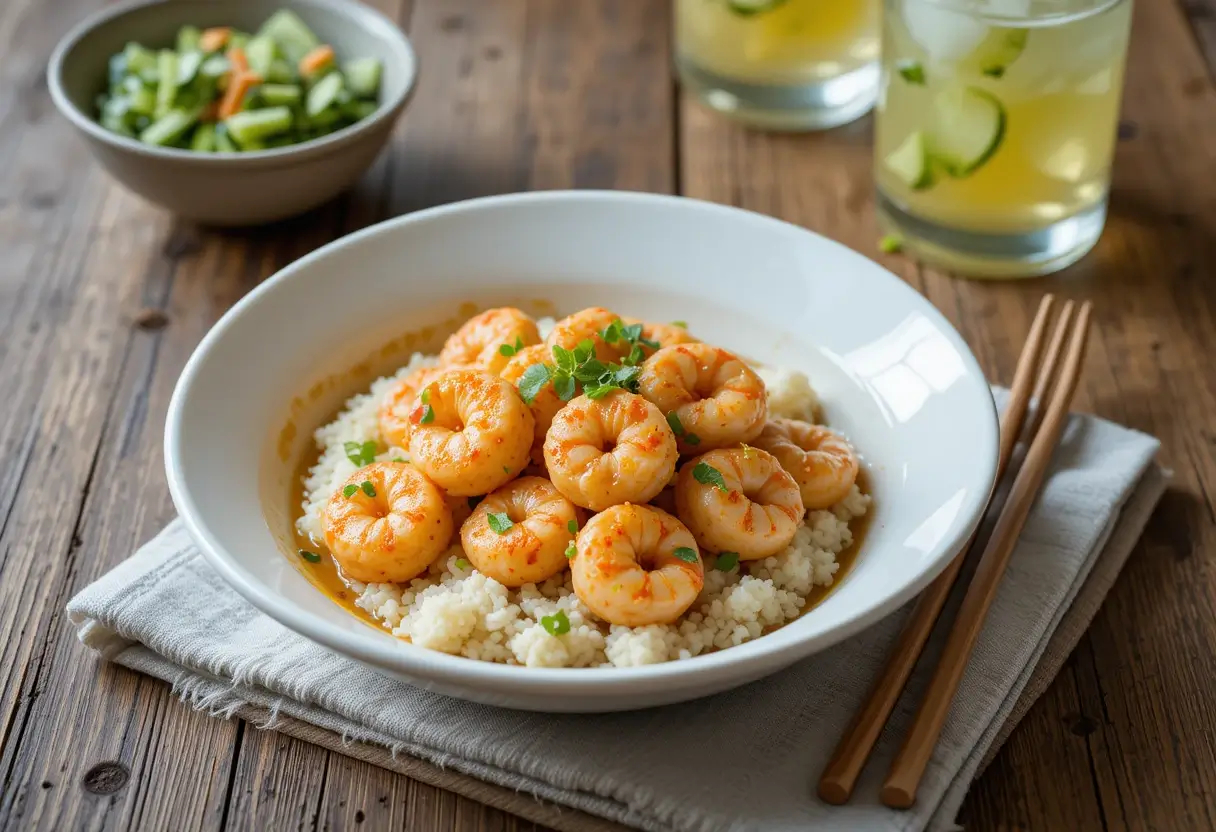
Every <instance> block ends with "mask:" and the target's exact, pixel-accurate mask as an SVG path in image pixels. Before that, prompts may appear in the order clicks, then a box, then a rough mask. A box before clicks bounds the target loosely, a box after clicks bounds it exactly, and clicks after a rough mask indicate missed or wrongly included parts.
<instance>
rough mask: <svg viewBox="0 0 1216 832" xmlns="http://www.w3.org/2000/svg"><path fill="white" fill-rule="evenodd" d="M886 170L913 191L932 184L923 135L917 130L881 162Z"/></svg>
mask: <svg viewBox="0 0 1216 832" xmlns="http://www.w3.org/2000/svg"><path fill="white" fill-rule="evenodd" d="M883 162H884V164H886V166H887V169H888V170H889V171H891V172H892V173H894V174H895V175H896V176H898V177H899V179H900V181H902V182H903V183H904V184H905V185H907V186H908V187H909V188H911V189H912V190H914V191H919V190H920V189H922V188H927V187H929V186H930V185H932V184H933V167H932V165H931V163H930V159H929V153H928V150H927V148H926V147H925V134H924V133H922V132H920V131H919V130H917V131H916V132H915V133H912V134H911V135H910V136H908V138H906V139H904V140H903V143H902V144H900V146H899V147H897V148H895V150H893V151H891V153H889V154H888V155H887V158H886V159H884V160H883Z"/></svg>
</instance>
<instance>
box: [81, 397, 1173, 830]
mask: <svg viewBox="0 0 1216 832" xmlns="http://www.w3.org/2000/svg"><path fill="white" fill-rule="evenodd" d="M998 397H1000V394H998ZM1157 447H1158V442H1157V440H1155V439H1153V438H1152V437H1149V436H1145V435H1144V434H1140V433H1136V432H1134V431H1130V430H1127V429H1125V428H1122V427H1119V426H1117V425H1113V424H1111V423H1109V422H1104V421H1101V420H1097V419H1094V418H1090V417H1080V416H1074V417H1073V418H1072V419H1071V421H1070V422H1069V425H1068V428H1067V431H1066V434H1065V438H1064V441H1063V443H1062V444H1061V446H1060V448H1059V449H1058V450H1057V452H1056V455H1055V458H1054V460H1053V471H1052V473H1051V476H1050V479H1049V481H1048V483H1047V486H1046V488H1045V490H1044V492H1043V494H1042V495H1041V496H1040V499H1039V501H1038V503H1037V504H1036V506H1035V508H1034V510H1033V511H1032V513H1031V516H1030V519H1029V521H1028V523H1027V525H1026V528H1025V531H1024V532H1023V534H1022V538H1021V540H1020V541H1019V543H1018V546H1017V549H1016V550H1015V552H1014V555H1013V558H1012V561H1011V563H1010V566H1009V570H1008V572H1007V574H1006V576H1005V579H1004V581H1003V583H1002V585H1001V588H1000V591H999V593H998V595H997V598H996V601H995V604H994V606H993V608H992V612H991V614H990V617H989V619H988V621H987V624H986V626H985V628H984V630H983V632H982V634H981V636H980V638H979V641H978V644H977V646H976V652H975V654H974V656H973V657H972V660H971V662H970V664H969V666H968V668H967V671H966V674H965V676H964V678H963V682H962V686H961V688H960V690H959V693H958V696H957V697H956V698H955V701H954V704H953V706H952V708H951V712H950V716H949V719H948V721H947V723H946V726H945V730H944V732H943V734H942V738H941V742H940V743H939V744H938V747H937V750H936V752H935V753H934V756H933V759H932V761H931V763H930V765H929V768H928V771H927V772H926V776H925V780H924V783H923V785H922V788H921V791H920V793H919V802H918V803H917V805H916V807H915V808H913V809H912V810H910V811H907V812H896V811H892V810H889V809H886V808H884V807H882V806H881V805H880V804H879V803H878V802H877V799H876V795H877V791H878V784H879V782H880V781H881V778H882V776H883V774H884V773H885V770H886V767H887V765H888V763H889V761H890V759H891V757H892V755H893V752H894V750H895V747H896V746H897V744H898V742H899V739H900V738H901V737H902V735H903V732H904V727H905V726H906V724H907V720H908V718H909V716H910V714H911V712H912V709H913V708H914V707H915V702H917V701H918V700H919V692H920V690H921V689H922V688H923V685H924V683H925V681H926V674H925V669H926V668H927V666H928V665H929V663H928V662H924V661H922V663H921V667H920V669H919V670H918V672H917V673H916V674H915V675H914V677H913V679H912V682H911V683H910V691H909V694H906V695H905V697H904V699H903V700H902V701H901V704H900V707H899V708H898V709H897V712H896V714H895V716H894V718H893V719H892V722H891V724H890V725H889V726H888V728H887V730H886V731H885V732H884V733H883V735H882V737H881V739H880V741H879V746H878V748H877V750H876V754H875V757H874V759H873V760H872V762H871V764H870V765H869V767H868V768H867V769H866V772H865V774H864V775H863V777H862V780H861V782H860V784H859V786H858V789H857V792H856V796H855V798H854V802H853V803H852V804H851V805H849V806H844V807H830V806H827V805H825V804H823V803H821V802H819V801H818V799H817V798H816V797H815V793H814V782H815V780H816V778H817V777H818V775H819V772H820V771H821V770H822V768H823V766H824V764H825V763H826V761H827V759H828V756H829V755H830V754H831V751H832V748H833V745H834V743H835V742H836V740H837V738H838V737H839V736H840V734H841V732H842V731H843V729H844V726H845V725H846V724H847V722H848V720H849V718H850V717H851V716H852V714H853V712H854V711H855V709H856V708H857V706H858V705H859V703H860V701H861V698H862V697H863V696H864V694H865V692H866V689H867V687H868V685H869V683H870V681H871V680H872V679H873V677H874V675H875V674H876V672H877V670H878V669H879V667H880V666H881V664H882V662H883V659H884V657H885V656H886V654H887V651H888V649H889V647H890V646H891V644H892V642H893V641H894V638H895V636H896V635H897V633H898V631H899V627H900V625H901V623H902V621H903V619H904V617H905V615H906V612H907V608H905V609H903V610H900V611H898V612H896V613H895V614H893V615H892V616H890V617H888V618H887V619H885V620H883V621H882V622H880V623H879V624H877V625H876V626H874V627H872V628H871V629H869V630H867V631H866V632H864V633H862V634H861V635H859V636H857V637H855V638H853V639H851V640H849V641H847V642H845V643H843V644H840V645H837V646H836V647H834V648H832V649H830V650H828V651H826V652H823V653H820V654H818V655H816V656H813V657H811V658H809V659H807V660H805V661H803V662H801V663H799V664H798V665H796V666H794V667H792V668H790V669H788V670H786V671H783V672H781V673H779V674H777V675H775V676H772V677H769V678H767V679H763V680H761V681H758V682H754V683H752V684H750V685H747V686H745V687H742V688H739V689H737V690H734V691H731V692H728V693H724V694H719V695H716V696H713V697H709V698H706V699H702V700H698V701H695V702H690V703H684V704H679V705H672V706H668V707H663V708H654V709H649V710H644V711H635V712H632V713H624V714H605V715H567V714H562V715H544V714H536V713H525V712H519V711H510V710H502V709H496V708H491V707H486V706H482V705H474V704H470V703H467V702H462V701H460V700H456V699H450V698H447V697H443V696H440V695H437V694H432V693H428V692H425V691H422V690H418V689H416V688H413V687H410V686H408V685H405V684H402V683H400V682H395V681H390V680H388V679H385V678H383V677H381V676H380V675H378V674H377V673H375V672H373V671H371V670H369V669H367V668H365V667H363V666H361V665H359V664H357V663H354V662H352V661H348V660H346V659H344V658H341V657H339V656H336V655H334V654H332V653H330V652H329V651H327V650H326V649H324V648H322V647H319V646H317V645H315V644H312V643H311V642H309V641H307V640H305V639H304V638H302V637H300V636H297V635H295V634H294V633H292V632H291V631H289V630H287V629H285V628H283V627H282V626H280V625H279V624H277V623H275V622H274V621H272V620H271V619H269V618H267V617H266V616H264V615H262V614H261V613H259V612H257V611H256V610H255V609H253V608H252V607H251V606H249V605H248V604H246V603H245V601H244V600H243V599H242V598H241V597H240V596H239V595H237V593H236V592H235V591H233V590H231V589H229V588H228V586H227V585H226V584H225V583H224V582H223V581H222V580H221V579H220V578H219V577H218V576H217V575H216V574H215V573H214V572H213V571H212V570H211V569H210V567H209V566H208V565H207V564H206V562H205V561H204V560H203V558H202V556H201V555H200V554H199V552H198V550H197V549H196V548H195V546H194V544H193V543H192V542H191V540H190V538H189V536H188V535H187V533H186V532H185V529H184V528H183V526H182V524H181V523H180V521H178V522H174V523H172V524H170V525H169V526H168V527H167V528H166V529H165V530H164V531H163V532H161V533H160V535H158V536H157V537H156V538H155V539H154V540H152V541H151V542H150V543H148V544H146V545H145V546H143V547H142V548H141V549H140V550H139V551H138V552H136V553H135V555H134V556H132V557H131V558H130V559H128V560H127V561H125V562H123V563H122V564H120V565H119V566H118V567H116V568H115V569H114V570H113V571H112V572H110V573H109V574H107V575H105V576H104V577H102V578H101V579H100V580H98V581H97V582H95V583H94V584H92V585H90V586H88V587H86V588H85V589H84V590H82V591H81V592H80V593H79V594H78V595H77V596H76V597H75V598H73V599H72V601H71V602H70V603H69V605H68V612H69V614H70V616H71V620H72V621H73V622H74V623H75V624H76V626H77V627H78V630H79V635H80V638H81V640H82V641H83V642H84V643H85V644H87V645H88V646H90V647H92V648H94V649H95V650H97V651H98V652H100V653H101V654H102V655H103V656H104V657H105V658H106V659H108V660H110V661H115V662H117V663H119V664H122V665H125V666H127V667H130V668H133V669H135V670H138V671H141V672H144V673H148V674H150V675H153V676H156V677H159V678H161V679H164V680H166V681H168V682H171V683H172V684H173V686H174V690H175V691H177V692H178V693H179V694H180V695H181V696H182V697H183V698H185V699H186V700H187V701H188V702H191V703H192V704H194V705H195V707H198V708H203V709H207V710H208V711H210V712H211V713H213V714H216V715H225V716H231V715H234V714H236V715H241V716H244V717H246V718H249V719H251V720H254V721H255V722H256V723H258V724H259V725H261V726H262V727H269V728H274V729H277V730H281V731H284V732H286V733H290V734H293V735H295V736H300V737H303V738H305V739H307V740H309V741H312V742H315V743H318V744H321V745H324V746H327V747H329V748H331V749H334V750H337V751H340V752H342V753H345V754H350V755H352V756H355V757H359V758H361V759H365V760H370V761H372V762H374V763H377V764H380V765H383V766H385V767H388V768H392V769H395V770H398V771H402V772H404V773H407V774H409V775H411V776H413V777H416V778H419V779H422V780H424V781H426V782H430V783H433V784H437V785H440V786H443V787H445V788H449V789H452V790H454V791H457V792H461V793H463V794H466V795H468V796H470V797H473V798H475V799H478V800H481V801H483V802H486V803H490V804H492V805H495V806H499V807H501V808H504V809H507V810H509V811H512V812H515V813H517V814H521V815H524V816H526V817H529V818H531V819H534V820H537V821H539V822H542V823H546V824H549V825H552V826H554V827H557V828H559V829H563V830H577V832H587V830H603V829H613V828H618V827H617V826H616V825H617V824H625V825H628V826H633V827H638V828H642V829H647V830H720V829H731V830H735V829H739V830H741V829H765V830H770V829H772V830H779V829H824V830H826V829H850V830H862V829H865V830H869V829H892V830H895V829H898V830H920V829H926V828H930V829H946V828H950V827H951V826H952V825H953V820H954V817H955V815H956V813H957V811H958V808H959V806H960V805H961V803H962V801H963V797H964V796H965V795H966V792H967V789H968V787H969V786H970V784H971V782H972V780H973V779H974V778H975V776H976V775H977V774H978V772H979V771H980V770H982V767H983V765H985V764H986V763H987V761H988V760H989V759H990V758H991V756H992V754H994V753H995V751H996V750H997V748H999V746H1000V744H1001V743H1002V742H1003V741H1004V739H1005V738H1006V737H1007V736H1008V734H1009V732H1010V731H1011V730H1012V729H1013V727H1014V725H1016V724H1017V721H1018V720H1019V719H1020V718H1021V716H1022V715H1023V714H1024V713H1025V711H1026V710H1027V708H1029V706H1030V705H1031V703H1033V701H1034V699H1035V698H1036V697H1037V696H1038V695H1039V694H1040V693H1042V691H1043V690H1044V689H1045V688H1046V686H1047V685H1048V683H1049V682H1050V681H1051V679H1052V677H1053V676H1054V675H1055V674H1056V672H1057V671H1058V670H1059V668H1060V666H1061V665H1062V664H1063V662H1064V660H1065V659H1066V658H1067V656H1068V654H1069V653H1070V652H1071V651H1072V649H1073V647H1074V646H1075V645H1076V642H1077V640H1078V639H1079V638H1080V636H1081V634H1082V633H1083V632H1084V630H1085V628H1086V626H1087V625H1088V624H1089V622H1090V620H1091V619H1092V618H1093V616H1094V614H1095V613H1096V612H1097V609H1098V606H1099V605H1100V604H1101V601H1102V598H1103V597H1104V596H1105V595H1106V593H1107V591H1108V590H1109V588H1110V586H1111V585H1112V583H1113V582H1114V579H1115V577H1116V575H1117V574H1118V572H1119V569H1120V568H1121V567H1122V565H1123V563H1124V561H1125V560H1126V558H1127V556H1128V554H1129V552H1130V551H1131V549H1132V547H1133V545H1134V544H1135V541H1136V539H1137V538H1138V537H1139V535H1140V532H1141V531H1142V529H1143V527H1144V524H1145V523H1146V522H1147V520H1148V516H1149V514H1150V513H1151V511H1152V508H1153V506H1154V505H1155V503H1156V502H1157V500H1158V498H1159V497H1160V495H1161V493H1162V491H1163V490H1164V488H1165V483H1166V479H1167V475H1166V474H1165V473H1164V472H1162V471H1161V470H1160V469H1158V468H1157V467H1156V466H1155V465H1153V457H1154V455H1155V453H1156V450H1157ZM956 595H957V593H956ZM957 600H958V599H957V597H956V598H955V599H954V603H957ZM941 638H942V633H941V628H939V632H937V633H935V635H934V638H933V640H932V641H931V643H930V652H929V655H930V656H932V655H935V651H936V649H937V647H938V646H939V645H940V642H941Z"/></svg>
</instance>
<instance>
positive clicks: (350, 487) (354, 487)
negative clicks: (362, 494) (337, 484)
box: [342, 485, 359, 497]
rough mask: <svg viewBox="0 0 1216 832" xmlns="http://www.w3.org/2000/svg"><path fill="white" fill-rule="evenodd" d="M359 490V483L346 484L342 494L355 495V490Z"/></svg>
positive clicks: (345, 495) (344, 495) (346, 495)
mask: <svg viewBox="0 0 1216 832" xmlns="http://www.w3.org/2000/svg"><path fill="white" fill-rule="evenodd" d="M358 490H359V486H357V485H344V486H342V496H343V497H353V496H355V492H356V491H358Z"/></svg>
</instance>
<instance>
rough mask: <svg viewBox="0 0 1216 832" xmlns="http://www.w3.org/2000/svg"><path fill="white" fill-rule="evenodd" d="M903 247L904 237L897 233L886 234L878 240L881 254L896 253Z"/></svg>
mask: <svg viewBox="0 0 1216 832" xmlns="http://www.w3.org/2000/svg"><path fill="white" fill-rule="evenodd" d="M903 247H904V238H903V237H901V236H900V235H898V234H888V235H886V236H885V237H883V238H882V239H881V240H879V241H878V248H879V250H880V251H882V253H883V254H898V253H899V252H900V251H902V250H903Z"/></svg>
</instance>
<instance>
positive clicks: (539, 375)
mask: <svg viewBox="0 0 1216 832" xmlns="http://www.w3.org/2000/svg"><path fill="white" fill-rule="evenodd" d="M549 375H550V373H549V365H548V364H533V365H532V366H531V367H529V368H528V369H526V370H524V374H523V375H522V376H520V377H519V396H520V398H522V399H523V400H524V403H525V404H532V402H533V401H535V400H536V396H537V394H538V393H540V389H541V388H542V387H544V386H545V385H546V384H548V383H549Z"/></svg>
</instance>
